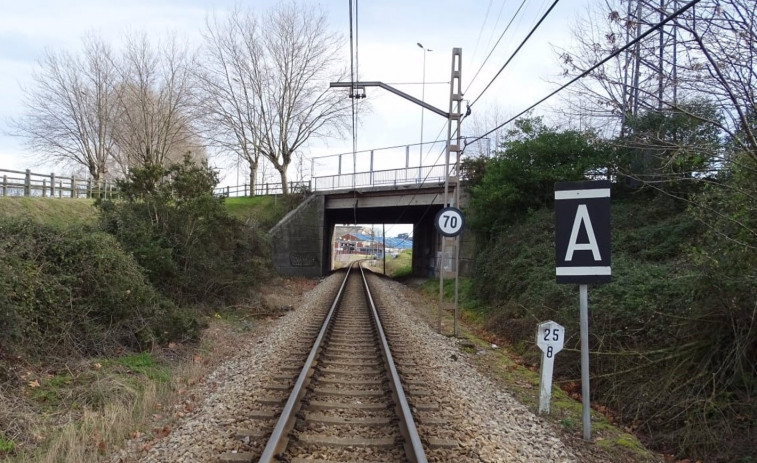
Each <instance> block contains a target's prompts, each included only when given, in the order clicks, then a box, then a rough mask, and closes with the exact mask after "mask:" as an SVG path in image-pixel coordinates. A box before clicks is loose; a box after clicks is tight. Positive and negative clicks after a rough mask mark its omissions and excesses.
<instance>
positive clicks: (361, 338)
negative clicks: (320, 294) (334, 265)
mask: <svg viewBox="0 0 757 463" xmlns="http://www.w3.org/2000/svg"><path fill="white" fill-rule="evenodd" d="M305 331H310V332H311V334H312V333H313V332H315V330H314V329H313V328H312V327H311V328H310V329H309V330H308V329H307V328H306V329H305ZM292 376H293V375H292ZM283 377H284V378H285V377H286V375H285V374H284V375H283ZM357 460H360V461H396V462H409V463H426V462H427V459H426V455H425V453H424V449H423V445H422V442H421V439H420V437H419V435H418V431H417V429H416V425H415V422H414V419H413V415H412V413H411V408H410V405H409V404H408V400H407V397H406V396H405V392H404V390H403V387H402V383H401V381H400V377H399V373H398V370H397V366H396V365H395V361H394V358H393V356H392V353H391V351H390V349H389V342H388V340H387V336H386V333H385V330H384V327H383V326H382V321H381V319H380V316H379V312H378V311H377V309H376V304H375V303H374V300H373V296H372V295H371V292H370V288H369V287H368V282H367V278H366V275H365V271H364V270H363V269H362V268H361V267H360V265H359V264H355V265H353V266H351V267H350V268H349V269H348V270H347V272H346V274H345V278H344V280H343V281H342V283H341V286H340V288H339V290H338V292H337V295H336V297H335V298H334V300H333V303H332V304H331V307H330V309H329V310H328V312H327V313H326V315H325V318H324V319H323V324H322V325H321V327H320V329H318V330H317V335H316V336H315V341H314V342H313V344H312V347H310V349H309V351H308V354H307V358H306V359H305V360H304V364H303V365H302V368H301V369H300V370H299V373H298V374H297V377H296V381H295V382H294V385H293V386H292V388H291V392H290V393H289V396H288V398H287V400H286V403H285V404H284V407H283V411H282V412H281V414H280V415H279V417H278V420H277V421H276V424H275V426H274V428H273V432H272V433H271V434H270V437H268V440H267V443H266V445H265V447H264V448H263V451H262V454H260V457H259V459H257V457H253V455H250V454H247V455H239V454H237V455H236V456H234V455H228V457H227V458H221V460H220V461H259V462H260V463H272V462H275V461H287V462H291V463H309V462H324V461H328V462H339V461H357Z"/></svg>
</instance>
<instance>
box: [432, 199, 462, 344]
mask: <svg viewBox="0 0 757 463" xmlns="http://www.w3.org/2000/svg"><path fill="white" fill-rule="evenodd" d="M434 226H435V227H436V231H437V232H439V234H440V235H442V236H448V237H455V238H457V237H458V236H459V235H460V233H462V232H463V227H464V226H465V216H464V215H463V213H462V211H460V209H458V208H456V207H445V208H443V209H441V210H440V211H439V212H437V213H436V218H435V219H434ZM442 240H444V238H442ZM459 250H460V245H459V241H458V242H457V243H456V249H455V252H456V253H458V252H459ZM446 258H447V255H446V252H444V251H443V252H442V253H441V254H440V257H439V320H438V322H439V332H440V333H441V332H442V328H441V327H442V310H441V298H442V291H443V289H444V288H443V286H442V285H443V284H444V259H446ZM458 264H459V254H456V259H455V265H458ZM459 271H460V269H459V268H457V267H455V275H456V278H457V275H458V274H459ZM455 283H457V279H455ZM452 333H453V334H454V335H455V336H457V285H455V307H454V312H453V329H452Z"/></svg>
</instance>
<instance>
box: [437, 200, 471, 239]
mask: <svg viewBox="0 0 757 463" xmlns="http://www.w3.org/2000/svg"><path fill="white" fill-rule="evenodd" d="M434 226H435V227H436V230H437V231H438V232H439V233H440V234H442V235H444V236H457V235H459V234H460V232H462V231H463V226H465V216H464V215H463V213H462V212H461V211H460V209H458V208H456V207H445V208H444V209H442V210H440V211H439V212H437V213H436V219H435V220H434Z"/></svg>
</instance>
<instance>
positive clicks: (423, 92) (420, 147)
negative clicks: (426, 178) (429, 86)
mask: <svg viewBox="0 0 757 463" xmlns="http://www.w3.org/2000/svg"><path fill="white" fill-rule="evenodd" d="M417 45H418V46H419V47H420V49H421V50H423V81H422V83H421V101H425V99H426V52H427V51H434V50H432V49H430V48H426V47H424V46H423V44H421V43H420V42H418V43H417ZM424 111H425V109H424V108H423V106H421V144H420V145H418V153H419V158H418V181H420V179H421V178H422V176H421V167H423V112H424Z"/></svg>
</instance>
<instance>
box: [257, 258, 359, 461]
mask: <svg viewBox="0 0 757 463" xmlns="http://www.w3.org/2000/svg"><path fill="white" fill-rule="evenodd" d="M351 271H352V266H350V267H349V268H348V269H347V274H346V275H345V276H344V281H342V285H341V286H340V287H339V292H338V293H337V295H336V297H335V298H334V303H333V304H332V305H331V308H330V309H329V312H328V314H327V315H326V318H325V319H324V321H323V325H322V326H321V330H320V331H319V332H318V337H316V339H315V342H314V343H313V347H312V348H311V349H310V354H309V355H308V358H307V360H305V366H303V368H302V371H301V372H300V375H299V376H298V377H297V382H296V383H295V384H294V387H293V388H292V392H291V393H290V394H289V399H287V402H286V405H284V410H283V411H282V412H281V416H280V417H279V420H278V421H277V422H276V426H275V427H274V428H273V433H271V437H270V438H269V439H268V442H267V443H266V446H265V448H264V449H263V453H262V455H261V456H260V459H259V460H258V462H259V463H272V462H274V457H275V456H276V454H277V453H279V452H281V451H283V450H284V447H285V441H284V439H283V438H284V437H285V436H286V435H287V434H289V431H290V430H291V428H292V426H293V425H294V418H295V414H296V413H297V412H298V411H299V407H300V406H301V399H302V397H303V396H304V394H305V382H306V381H307V380H308V379H309V376H310V370H311V369H312V368H313V362H314V361H315V357H316V355H317V354H318V350H319V349H320V348H321V344H322V343H323V338H324V336H325V334H326V330H327V329H328V327H329V324H330V323H331V319H332V317H333V315H334V312H335V311H336V307H337V306H338V305H339V302H340V301H341V300H342V295H343V294H344V287H345V286H346V284H347V279H349V277H350V272H351Z"/></svg>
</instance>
